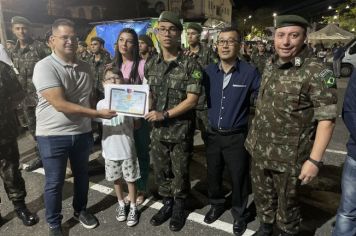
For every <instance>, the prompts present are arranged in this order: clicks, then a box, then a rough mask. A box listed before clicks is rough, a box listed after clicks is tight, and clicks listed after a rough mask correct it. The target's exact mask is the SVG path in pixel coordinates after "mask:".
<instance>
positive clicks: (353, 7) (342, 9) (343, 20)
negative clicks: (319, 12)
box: [323, 0, 356, 32]
mask: <svg viewBox="0 0 356 236" xmlns="http://www.w3.org/2000/svg"><path fill="white" fill-rule="evenodd" d="M347 6H348V7H349V8H347ZM332 11H334V12H335V14H334V15H330V16H325V17H323V23H326V24H330V23H335V24H339V26H340V27H341V28H343V29H346V30H348V31H353V32H355V31H356V0H348V1H346V2H345V3H342V4H340V5H338V6H337V7H336V8H335V9H333V10H332Z"/></svg>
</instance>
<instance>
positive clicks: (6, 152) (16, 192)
mask: <svg viewBox="0 0 356 236" xmlns="http://www.w3.org/2000/svg"><path fill="white" fill-rule="evenodd" d="M24 97H25V93H24V91H23V90H22V88H21V85H20V83H19V82H18V80H17V77H16V74H15V72H14V71H13V70H12V68H11V67H10V66H9V65H7V64H5V63H4V62H2V61H0V102H1V105H0V176H1V178H2V180H3V182H4V187H5V191H6V193H7V196H8V198H9V199H10V201H12V203H13V204H14V207H15V211H16V214H17V216H18V217H19V218H20V219H21V220H22V221H23V223H24V224H25V225H27V226H31V225H34V224H36V223H37V217H36V215H35V214H32V213H31V212H29V210H28V209H27V207H26V204H25V197H26V189H25V181H24V179H23V178H22V176H21V172H20V170H19V159H20V155H19V149H18V146H17V140H16V138H17V136H18V132H17V122H16V116H15V112H14V108H15V107H16V106H17V105H18V104H19V103H20V102H21V101H22V99H23V98H24ZM0 220H1V217H0Z"/></svg>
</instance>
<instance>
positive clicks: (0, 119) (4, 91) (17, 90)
mask: <svg viewBox="0 0 356 236" xmlns="http://www.w3.org/2000/svg"><path fill="white" fill-rule="evenodd" d="M24 96H25V93H24V91H23V90H22V88H21V85H20V83H19V81H18V80H17V76H16V74H15V72H14V71H13V69H12V68H11V67H10V66H9V65H7V64H5V63H4V62H2V61H0V145H3V144H6V143H8V142H9V141H13V140H16V137H17V135H18V133H17V123H16V116H15V112H14V108H15V107H16V106H17V105H18V104H19V103H20V102H21V101H22V99H23V98H24Z"/></svg>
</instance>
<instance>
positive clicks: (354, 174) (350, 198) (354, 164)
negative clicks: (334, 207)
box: [333, 156, 356, 236]
mask: <svg viewBox="0 0 356 236" xmlns="http://www.w3.org/2000/svg"><path fill="white" fill-rule="evenodd" d="M355 183H356V161H355V160H354V159H352V157H350V156H347V157H346V160H345V164H344V170H343V173H342V181H341V188H342V196H341V201H340V206H339V210H338V212H337V216H336V224H335V229H334V232H333V236H341V235H356V185H355Z"/></svg>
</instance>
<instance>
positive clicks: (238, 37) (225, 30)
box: [218, 27, 241, 42]
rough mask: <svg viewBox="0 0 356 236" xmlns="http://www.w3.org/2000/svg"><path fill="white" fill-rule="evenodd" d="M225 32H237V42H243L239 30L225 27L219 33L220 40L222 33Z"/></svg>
mask: <svg viewBox="0 0 356 236" xmlns="http://www.w3.org/2000/svg"><path fill="white" fill-rule="evenodd" d="M225 32H236V33H237V41H238V42H241V34H240V31H239V30H238V29H236V28H234V27H225V28H223V29H222V30H221V31H220V32H219V34H218V38H219V36H220V34H221V33H225Z"/></svg>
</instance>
